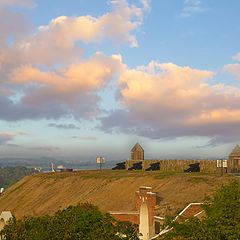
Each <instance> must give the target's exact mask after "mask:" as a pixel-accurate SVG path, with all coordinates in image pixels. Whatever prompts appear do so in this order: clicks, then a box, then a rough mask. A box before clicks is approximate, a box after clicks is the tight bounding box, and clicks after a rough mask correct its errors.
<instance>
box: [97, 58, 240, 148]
mask: <svg viewBox="0 0 240 240" xmlns="http://www.w3.org/2000/svg"><path fill="white" fill-rule="evenodd" d="M213 76H214V73H213V72H211V71H206V70H198V69H192V68H190V67H181V66H177V65H175V64H173V63H164V64H160V63H158V62H154V61H152V62H150V63H149V65H147V66H141V67H138V68H135V69H128V68H125V70H124V71H123V72H122V74H121V75H120V77H119V88H120V90H119V93H118V102H119V105H120V109H118V110H115V111H113V112H111V113H110V114H109V116H106V117H103V118H101V129H103V130H104V131H107V132H112V131H117V132H118V131H120V132H125V133H128V134H137V135H140V136H145V137H148V138H151V139H169V138H177V137H193V136H202V137H210V138H211V139H212V144H213V142H214V143H216V142H223V141H225V140H226V139H227V141H230V140H233V139H235V138H236V137H237V136H239V134H240V129H239V128H238V127H237V126H239V123H240V106H239V104H238V103H239V102H240V89H239V88H237V87H233V86H227V85H224V84H215V85H210V84H209V80H210V79H211V78H212V77H213Z"/></svg>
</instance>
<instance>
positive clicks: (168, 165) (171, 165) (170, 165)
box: [125, 159, 217, 173]
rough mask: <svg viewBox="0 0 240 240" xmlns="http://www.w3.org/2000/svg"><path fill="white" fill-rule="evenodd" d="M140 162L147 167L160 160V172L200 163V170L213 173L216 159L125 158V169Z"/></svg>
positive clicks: (144, 167)
mask: <svg viewBox="0 0 240 240" xmlns="http://www.w3.org/2000/svg"><path fill="white" fill-rule="evenodd" d="M138 162H142V166H143V169H144V170H145V169H147V168H148V167H150V164H152V163H157V162H160V171H161V172H169V171H183V170H184V169H186V168H188V166H189V164H192V163H200V171H201V172H210V173H214V172H216V171H217V161H216V160H208V159H204V160H202V159H201V160H197V159H188V160H183V159H182V160H176V159H168V160H158V159H150V160H126V162H125V163H126V169H128V168H129V167H131V166H132V165H133V164H134V163H138Z"/></svg>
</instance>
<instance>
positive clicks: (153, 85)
mask: <svg viewBox="0 0 240 240" xmlns="http://www.w3.org/2000/svg"><path fill="white" fill-rule="evenodd" d="M239 9H240V1H238V0H231V1H208V0H172V1H169V0H152V1H150V0H101V1H99V0H51V1H49V0H0V154H1V157H5V156H9V157H41V156H52V157H55V158H58V159H63V160H77V161H86V160H94V159H95V156H96V155H103V156H105V157H106V158H107V159H109V160H120V159H124V158H127V157H129V150H130V148H131V147H132V145H133V144H134V143H135V142H139V143H140V144H142V146H143V147H144V149H145V152H146V157H148V158H183V157H184V158H196V157H197V158H206V157H210V158H214V157H225V156H226V155H228V153H229V151H230V150H231V148H232V147H233V146H234V145H235V144H236V143H240V44H239V39H240V24H239V22H240V15H239Z"/></svg>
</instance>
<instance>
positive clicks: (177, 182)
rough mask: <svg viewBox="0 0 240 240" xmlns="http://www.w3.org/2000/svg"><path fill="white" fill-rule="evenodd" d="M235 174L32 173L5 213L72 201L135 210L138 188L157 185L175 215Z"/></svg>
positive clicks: (51, 209)
mask: <svg viewBox="0 0 240 240" xmlns="http://www.w3.org/2000/svg"><path fill="white" fill-rule="evenodd" d="M233 178H235V179H239V177H232V176H229V175H226V176H223V177H221V176H219V175H216V174H202V173H194V174H193V173H191V174H186V173H185V174H184V173H159V172H137V171H136V172H129V171H111V170H104V171H102V172H99V171H80V172H73V173H48V174H35V175H32V176H27V177H25V178H23V179H22V180H20V181H19V182H17V183H16V184H14V185H12V186H11V187H9V188H8V189H7V190H6V192H5V193H4V194H2V195H1V196H0V211H2V210H11V211H12V213H13V214H14V215H15V216H16V217H17V218H22V217H23V216H24V215H43V214H54V213H55V212H56V211H58V210H60V209H64V208H66V207H68V206H69V205H76V204H79V203H83V202H88V203H92V204H94V205H96V206H98V207H99V208H100V209H101V210H103V211H119V210H133V209H134V197H135V191H136V190H138V188H139V187H140V186H142V185H145V186H151V187H153V191H156V192H157V193H158V196H159V207H158V211H159V214H160V215H164V214H166V213H167V214H169V213H174V212H177V211H179V210H180V209H182V208H183V207H185V206H186V205H187V204H188V203H189V202H201V201H203V200H204V198H205V197H206V196H209V195H212V194H213V193H214V192H215V190H216V189H217V188H218V187H219V186H220V185H222V184H224V183H227V182H229V181H230V180H231V179H233Z"/></svg>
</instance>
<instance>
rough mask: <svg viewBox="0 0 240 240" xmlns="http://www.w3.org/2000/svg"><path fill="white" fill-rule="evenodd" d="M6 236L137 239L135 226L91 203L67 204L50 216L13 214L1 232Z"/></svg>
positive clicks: (42, 239) (67, 239) (56, 239)
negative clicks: (121, 220) (17, 215)
mask: <svg viewBox="0 0 240 240" xmlns="http://www.w3.org/2000/svg"><path fill="white" fill-rule="evenodd" d="M1 234H2V235H4V236H5V239H6V240H20V239H25V240H77V239H81V240H95V239H98V240H120V239H125V240H137V239H138V237H137V228H136V226H134V225H132V224H131V223H125V222H118V221H116V220H115V219H113V218H112V217H111V216H110V215H109V214H103V213H101V212H100V211H99V210H98V208H97V207H95V206H93V205H91V204H81V205H77V206H70V207H68V208H67V209H64V210H62V211H58V212H57V213H56V214H55V215H54V216H43V217H27V218H24V219H22V220H16V218H13V219H12V220H11V221H10V223H9V224H8V225H6V226H5V228H4V229H3V230H2V232H1Z"/></svg>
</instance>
